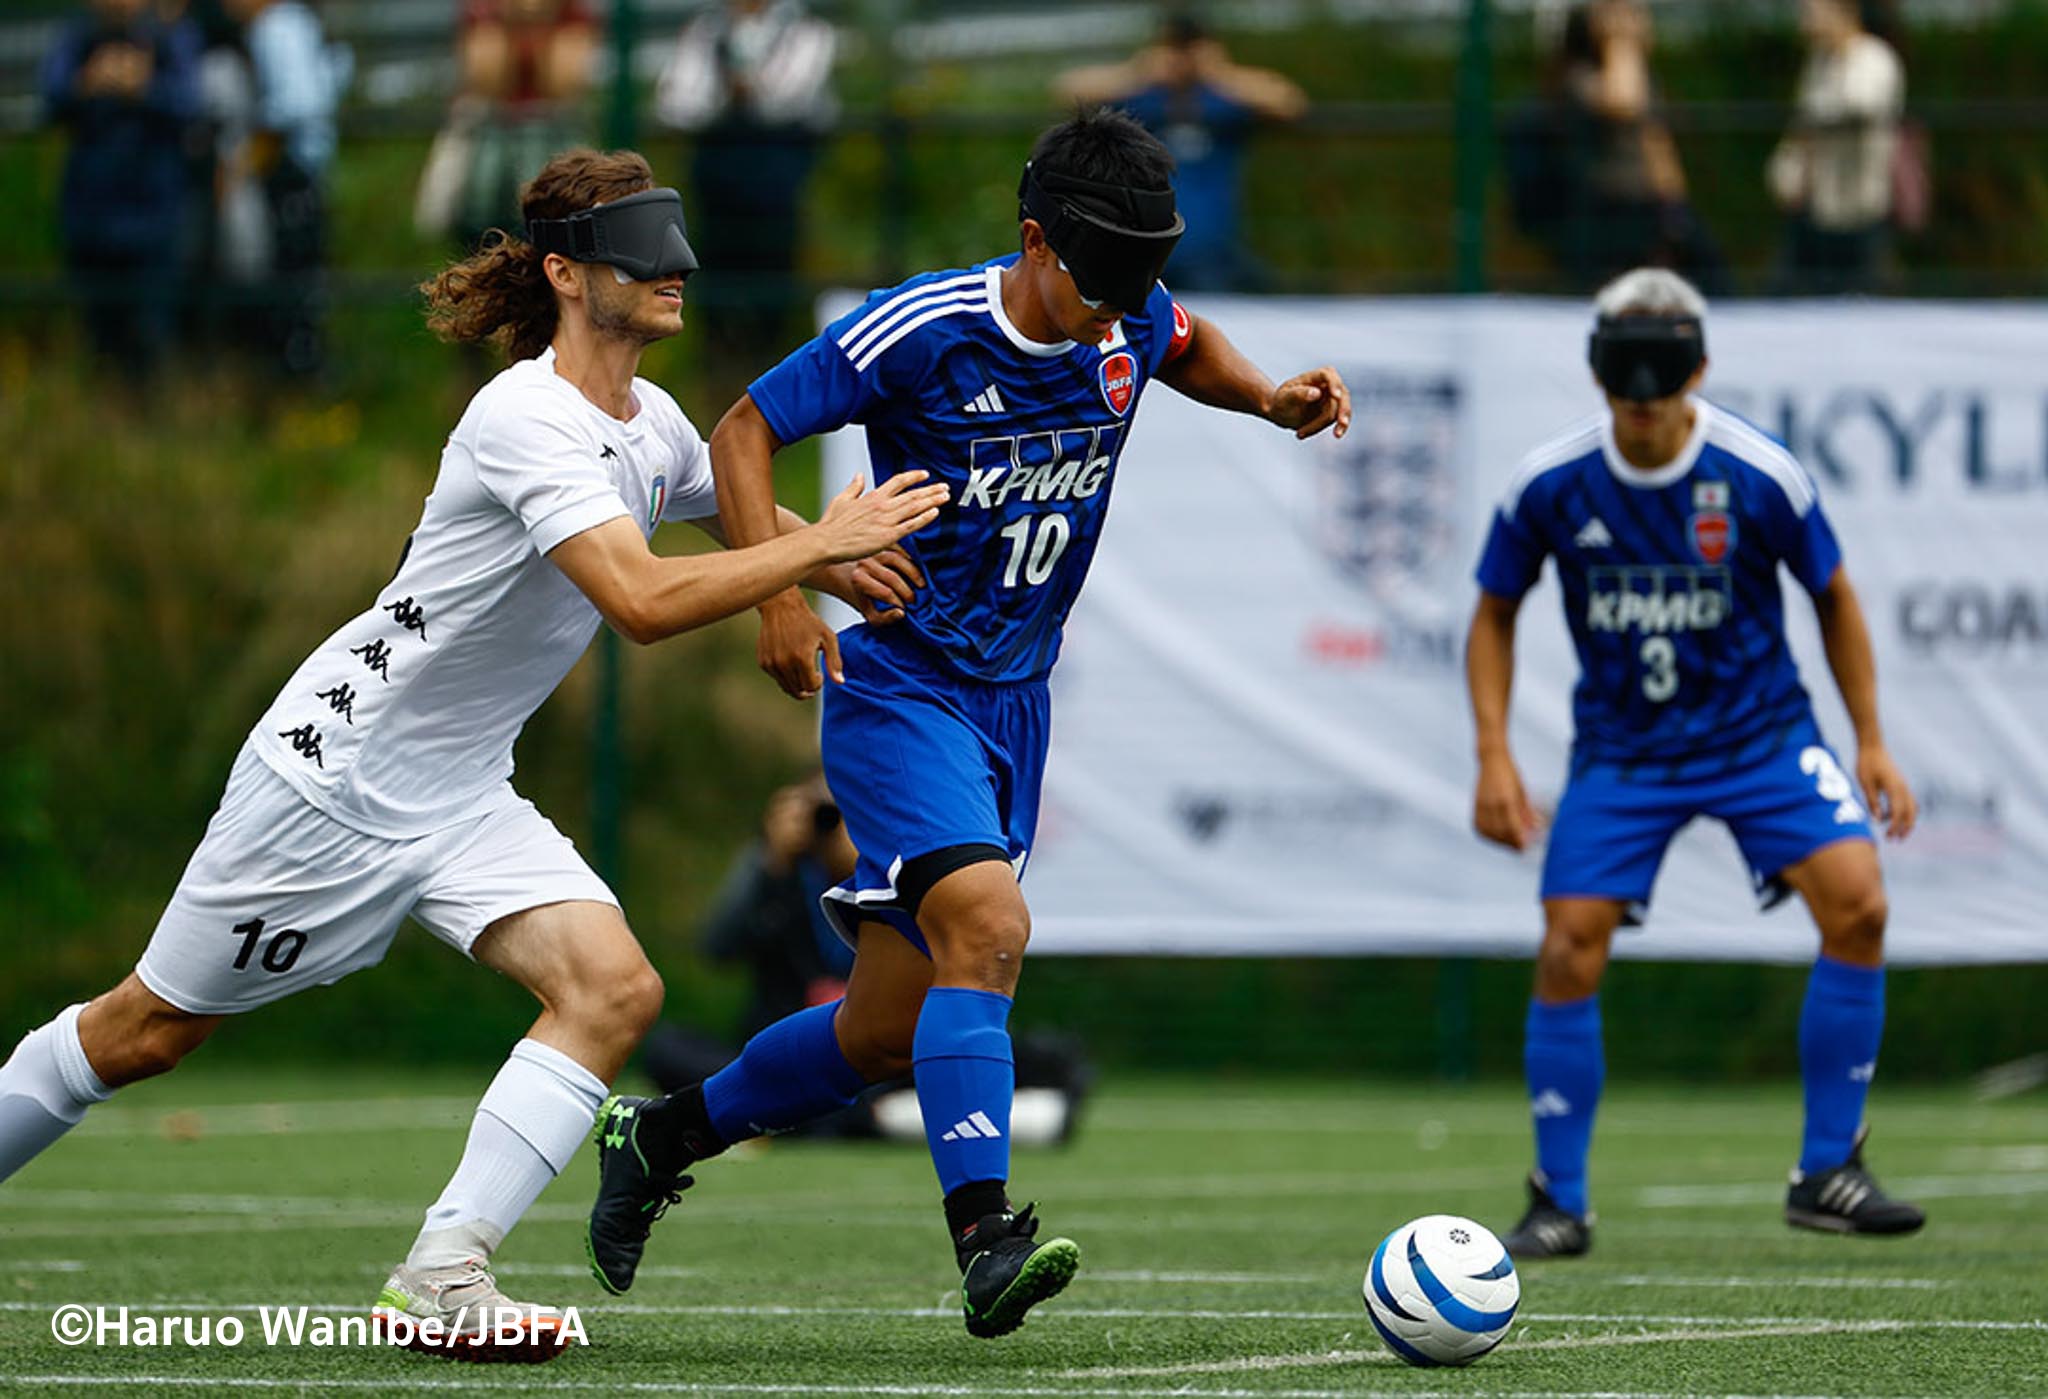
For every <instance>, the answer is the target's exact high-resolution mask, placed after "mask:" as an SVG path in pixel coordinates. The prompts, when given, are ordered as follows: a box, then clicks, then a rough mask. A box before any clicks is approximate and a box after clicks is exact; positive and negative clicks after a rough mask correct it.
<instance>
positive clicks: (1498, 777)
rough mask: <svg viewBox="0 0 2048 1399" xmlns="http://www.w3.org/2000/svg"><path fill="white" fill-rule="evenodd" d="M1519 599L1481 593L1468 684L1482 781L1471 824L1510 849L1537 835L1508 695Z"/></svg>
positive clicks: (1469, 640) (1470, 641) (1470, 639)
mask: <svg viewBox="0 0 2048 1399" xmlns="http://www.w3.org/2000/svg"><path fill="white" fill-rule="evenodd" d="M1521 605H1522V604H1521V601H1520V599H1518V598H1504V597H1495V596H1494V595H1493V594H1492V593H1486V592H1482V593H1481V594H1480V595H1479V605H1478V606H1477V607H1476V608H1474V609H1473V611H1472V626H1471V630H1470V631H1469V632H1468V633H1467V635H1466V638H1465V687H1466V690H1467V691H1468V692H1469V693H1470V695H1471V698H1472V725H1473V728H1474V730H1475V731H1476V737H1477V745H1478V757H1479V783H1478V786H1477V788H1476V789H1475V791H1474V793H1473V797H1472V826H1473V829H1475V830H1477V831H1478V832H1479V834H1480V835H1482V836H1484V837H1486V839H1488V840H1490V841H1492V842H1494V843H1495V844H1496V845H1505V846H1506V847H1508V849H1510V850H1522V849H1525V848H1527V846H1528V844H1529V842H1530V841H1531V840H1533V839H1534V838H1535V836H1536V827H1537V821H1536V812H1535V808H1533V807H1531V806H1530V805H1529V795H1528V793H1527V792H1526V791H1525V790H1524V789H1523V787H1522V774H1521V773H1520V772H1519V771H1517V770H1516V768H1515V759H1514V755H1513V754H1512V753H1511V752H1510V751H1509V749H1508V696H1509V694H1510V692H1511V691H1512V689H1513V687H1514V680H1515V615H1516V613H1517V612H1518V611H1520V609H1521Z"/></svg>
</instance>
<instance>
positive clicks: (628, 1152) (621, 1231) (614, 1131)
mask: <svg viewBox="0 0 2048 1399" xmlns="http://www.w3.org/2000/svg"><path fill="white" fill-rule="evenodd" d="M653 1101H655V1100H654V1099H652V1098H629V1097H626V1096H625V1095H623V1094H619V1093H614V1094H613V1095H612V1096H611V1097H609V1098H607V1099H605V1100H604V1106H603V1107H601V1108H599V1109H598V1111H597V1125H596V1126H595V1127H594V1128H592V1130H591V1133H590V1140H591V1142H592V1144H593V1145H595V1146H596V1147H597V1202H596V1203H595V1204H593V1205H592V1206H591V1207H590V1226H589V1228H588V1230H587V1231H586V1232H585V1233H584V1236H583V1246H584V1249H585V1251H586V1252H588V1253H589V1255H590V1273H591V1276H592V1277H594V1278H596V1279H597V1281H598V1285H599V1286H601V1287H603V1288H604V1290H605V1291H607V1292H609V1293H611V1294H612V1295H613V1296H615V1297H616V1296H619V1295H621V1294H622V1293H624V1292H625V1291H626V1290H627V1289H628V1288H630V1287H631V1286H632V1285H633V1275H634V1273H636V1272H638V1271H639V1269H640V1255H641V1253H642V1252H643V1251H645V1249H646V1248H647V1233H648V1231H649V1230H650V1229H652V1228H653V1227H654V1221H655V1220H657V1219H659V1218H661V1217H662V1216H663V1215H664V1214H666V1213H668V1207H669V1206H670V1205H673V1204H675V1203H676V1202H677V1201H678V1200H680V1199H682V1197H683V1192H684V1191H685V1190H688V1189H689V1188H690V1187H691V1186H692V1185H694V1184H696V1181H695V1180H694V1179H693V1178H692V1177H690V1176H686V1175H681V1174H675V1175H668V1174H663V1173H661V1172H659V1171H656V1170H654V1169H652V1168H651V1167H649V1166H648V1164H647V1158H646V1157H645V1156H643V1155H642V1154H641V1152H640V1147H639V1145H638V1144H637V1143H636V1142H635V1140H634V1135H635V1133H636V1132H637V1130H638V1129H639V1126H640V1111H641V1109H642V1108H644V1107H646V1106H647V1105H648V1104H649V1103H651V1102H653Z"/></svg>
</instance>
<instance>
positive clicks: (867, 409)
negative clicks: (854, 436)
mask: <svg viewBox="0 0 2048 1399" xmlns="http://www.w3.org/2000/svg"><path fill="white" fill-rule="evenodd" d="M878 302H879V297H869V298H868V299H867V301H865V302H863V303H862V304H861V305H859V306H857V307H855V308H854V309H853V310H851V311H849V312H847V313H846V314H845V315H843V316H841V317H840V318H839V319H838V320H836V321H834V322H832V324H831V325H829V326H827V327H825V329H824V331H823V332H822V333H820V334H819V335H818V337H817V338H816V339H814V340H812V341H810V342H809V343H808V344H805V345H801V346H799V347H798V348H797V349H796V350H794V351H792V352H791V354H790V355H789V357H788V358H787V359H785V360H783V361H782V363H780V364H778V365H776V366H775V367H774V368H773V369H771V370H769V371H768V372H767V373H766V374H763V375H762V376H761V377H760V378H758V379H756V380H754V382H753V383H752V385H750V386H749V387H748V389H747V392H748V394H749V395H750V396H751V397H752V398H753V400H754V406H755V407H756V408H759V409H760V410H761V416H762V417H763V418H766V419H767V420H768V426H769V427H770V428H772V429H773V430H774V432H775V436H776V439H777V440H778V441H780V442H781V443H783V445H785V446H787V445H788V444H789V443H791V442H795V441H798V440H800V439H802V438H805V437H813V436H816V435H817V434H818V433H821V432H832V431H834V430H835V429H838V428H842V427H845V426H846V425H847V424H848V423H856V422H865V421H866V420H867V416H868V414H869V413H871V412H872V411H873V410H874V409H875V408H876V406H877V405H878V404H880V403H881V402H882V400H883V398H884V397H886V396H887V393H888V391H889V384H888V376H889V374H890V372H891V370H892V369H893V367H894V366H893V360H894V359H895V358H896V357H895V356H893V355H891V354H889V353H888V352H889V350H890V349H891V348H893V347H894V346H895V344H896V342H897V341H898V340H900V339H901V338H902V337H900V336H888V335H884V336H883V337H882V338H881V339H880V340H877V339H875V337H873V336H872V335H870V336H868V337H866V338H863V337H862V336H861V335H860V334H859V333H858V332H857V331H856V330H855V322H857V321H861V320H863V319H865V318H866V317H867V315H868V313H869V312H870V311H872V310H874V308H875V306H876V305H877V304H878Z"/></svg>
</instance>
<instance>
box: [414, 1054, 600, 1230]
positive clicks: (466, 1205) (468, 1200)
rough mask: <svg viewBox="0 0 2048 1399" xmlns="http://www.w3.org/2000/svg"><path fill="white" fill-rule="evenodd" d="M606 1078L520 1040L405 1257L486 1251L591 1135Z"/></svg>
mask: <svg viewBox="0 0 2048 1399" xmlns="http://www.w3.org/2000/svg"><path fill="white" fill-rule="evenodd" d="M605 1091H606V1090H605V1085H604V1082H603V1081H602V1080H601V1079H599V1078H598V1076H597V1075H596V1074H594V1073H592V1072H591V1071H590V1070H588V1069H586V1068H584V1067H583V1066H582V1065H581V1064H579V1063H577V1062H576V1061H575V1060H574V1059H571V1058H570V1057H569V1056H568V1055H566V1054H564V1053H562V1052H561V1051H560V1050H558V1049H550V1048H549V1047H548V1046H546V1045H544V1044H542V1043H540V1042H539V1041H537V1040H521V1041H519V1043H518V1044H516V1045H514V1046H513V1047H512V1057H511V1058H509V1059H507V1060H506V1061H505V1067H504V1068H502V1069H500V1070H498V1076H497V1077H496V1078H494V1079H492V1080H491V1086H490V1088H489V1089H487V1090H486V1091H485V1093H484V1096H483V1101H482V1102H480V1103H478V1104H477V1108H476V1119H475V1121H473V1122H472V1123H470V1127H469V1144H468V1146H466V1147H465V1148H463V1152H462V1164H460V1165H459V1166H457V1167H456V1168H455V1175H454V1177H453V1178H452V1179H450V1180H449V1182H448V1188H447V1189H445V1190H443V1191H442V1192H441V1198H440V1199H438V1200H436V1201H434V1203H433V1205H432V1206H431V1207H430V1208H429V1209H428V1210H427V1221H426V1224H425V1226H424V1227H423V1228H422V1229H421V1230H420V1236H419V1238H418V1239H417V1240H416V1241H415V1242H414V1243H413V1246H412V1252H411V1254H410V1255H408V1256H407V1258H406V1260H405V1261H406V1263H407V1264H408V1265H410V1266H411V1267H414V1268H441V1267H447V1266H449V1265H451V1264H456V1263H460V1262H462V1261H463V1260H464V1259H467V1258H479V1257H481V1258H488V1257H490V1255H491V1254H492V1253H493V1252H494V1251H495V1250H496V1249H497V1247H498V1245H499V1244H500V1243H502V1242H504V1239H505V1235H506V1234H507V1233H509V1232H510V1231H511V1229H512V1226H513V1225H515V1224H517V1223H518V1222H519V1217H520V1216H521V1215H523V1214H525V1213H526V1211H527V1208H528V1207H529V1206H531V1205H532V1204H533V1202H534V1200H536V1199H537V1198H539V1196H540V1192H541V1191H542V1190H544V1189H546V1188H547V1183H548V1182H549V1181H551V1180H553V1179H554V1178H555V1176H556V1175H557V1174H559V1173H560V1171H561V1170H562V1168H563V1167H565V1166H567V1165H568V1164H569V1162H570V1160H571V1159H572V1158H573V1157H574V1156H575V1155H576V1150H577V1148H578V1147H580V1146H581V1145H582V1144H583V1140H584V1138H585V1137H587V1136H589V1135H590V1124H591V1123H592V1122H594V1121H596V1120H597V1109H598V1106H599V1104H601V1103H603V1102H604V1096H605Z"/></svg>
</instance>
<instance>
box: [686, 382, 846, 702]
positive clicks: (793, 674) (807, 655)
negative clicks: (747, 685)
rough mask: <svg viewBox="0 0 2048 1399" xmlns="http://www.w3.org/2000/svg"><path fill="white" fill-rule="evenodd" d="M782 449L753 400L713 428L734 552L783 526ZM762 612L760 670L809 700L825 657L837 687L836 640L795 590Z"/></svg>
mask: <svg viewBox="0 0 2048 1399" xmlns="http://www.w3.org/2000/svg"><path fill="white" fill-rule="evenodd" d="M781 446H782V443H781V442H779V441H777V440H776V436H775V430H774V429H773V428H771V427H769V426H768V420H767V419H766V418H764V417H762V416H761V410H760V409H759V408H757V407H756V406H755V405H754V400H753V396H752V395H750V394H742V395H741V396H740V400H739V402H737V403H735V404H733V406H732V407H731V408H729V409H727V410H726V414H725V416H724V417H723V418H721V419H719V421H718V426H717V427H716V428H714V429H713V430H712V433H711V474H712V477H713V478H714V479H715V480H716V481H717V483H718V518H719V520H720V521H721V522H722V523H723V526H724V529H725V534H726V538H727V539H729V540H730V541H731V542H732V544H733V545H734V546H735V547H736V548H745V547H747V546H749V545H752V544H757V543H760V542H761V541H763V540H767V539H773V538H774V537H775V534H776V531H777V530H778V529H780V528H781V526H780V524H779V523H778V517H777V515H776V504H775V474H774V465H773V463H774V457H775V453H776V451H777V450H778V449H779V448H780V447H781ZM760 610H761V640H760V644H759V648H758V651H759V656H760V661H761V669H763V670H765V671H767V672H768V674H769V675H771V676H773V677H774V679H775V683H776V684H778V685H780V686H781V687H782V691H783V693H784V694H786V695H788V696H789V697H790V698H792V699H800V700H804V699H810V698H811V697H812V696H813V695H815V694H817V693H818V691H819V689H820V688H822V687H823V685H824V675H821V674H820V673H819V668H818V654H819V652H821V651H822V652H823V653H824V656H825V667H824V674H825V675H830V676H831V677H832V679H834V680H835V681H836V680H840V679H843V678H844V675H843V673H842V671H841V669H840V664H839V638H838V636H837V635H836V634H835V633H834V632H833V630H832V628H831V627H829V626H827V625H826V624H825V619H824V618H822V617H820V616H819V615H818V614H817V613H816V612H813V611H812V610H811V605H810V604H809V603H807V602H805V601H804V597H803V594H802V593H800V592H798V591H797V589H796V587H795V586H794V585H793V584H792V586H790V587H788V588H784V589H781V590H779V591H777V592H776V593H775V594H774V595H773V596H771V597H769V598H767V599H766V600H765V601H763V602H762V603H761V604H760Z"/></svg>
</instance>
